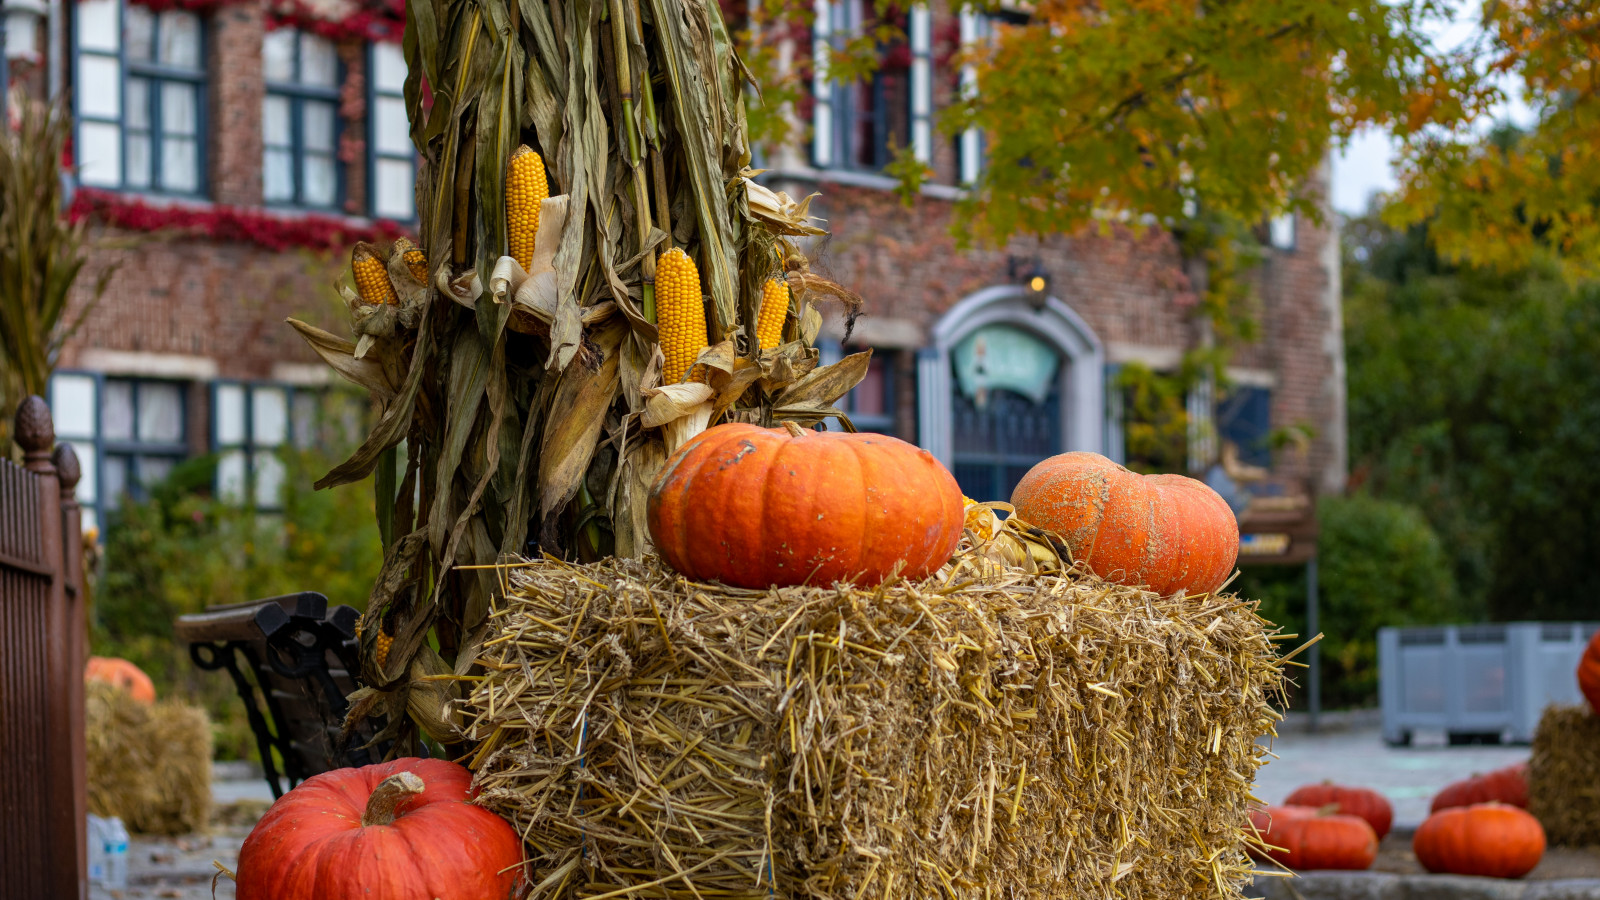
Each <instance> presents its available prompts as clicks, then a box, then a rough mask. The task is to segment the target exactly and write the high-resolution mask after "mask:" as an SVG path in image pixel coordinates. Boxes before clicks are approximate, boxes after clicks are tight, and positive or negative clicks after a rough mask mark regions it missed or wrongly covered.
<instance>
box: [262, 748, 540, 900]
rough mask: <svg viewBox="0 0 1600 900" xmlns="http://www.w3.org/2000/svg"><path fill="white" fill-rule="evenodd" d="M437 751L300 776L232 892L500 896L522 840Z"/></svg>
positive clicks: (515, 876)
mask: <svg viewBox="0 0 1600 900" xmlns="http://www.w3.org/2000/svg"><path fill="white" fill-rule="evenodd" d="M471 798H472V776H471V775H470V774H468V772H467V770H466V769H464V768H462V767H461V766H458V765H456V764H455V763H453V762H447V761H445V760H440V759H397V760H394V761H393V762H387V763H382V764H381V765H376V766H366V767H363V768H359V769H336V770H334V771H332V772H324V773H322V774H321V775H314V776H312V777H310V778H307V779H306V780H305V781H304V782H302V783H301V784H300V785H299V786H298V787H296V788H295V789H294V790H292V791H290V792H289V793H287V794H284V795H283V796H282V797H280V798H279V799H278V802H276V803H274V804H272V808H271V809H268V810H267V814H266V815H265V816H263V817H262V818H261V821H260V822H259V823H257V825H256V827H255V829H254V830H253V831H251V832H250V836H249V837H247V838H245V841H244V846H243V847H241V848H240V850H239V873H238V888H237V893H238V900H313V898H315V900H356V898H362V900H369V898H376V897H382V898H383V900H507V898H511V897H515V896H516V895H517V894H518V893H519V891H520V889H521V886H522V878H521V866H520V865H519V863H521V861H522V842H521V841H520V840H519V839H518V838H517V834H516V832H515V831H513V830H512V829H511V826H510V825H508V824H506V822H505V820H504V819H501V818H500V817H499V816H497V815H495V814H494V813H492V812H489V811H488V810H486V809H484V808H483V807H481V806H475V805H473V804H472V803H470V802H468V801H469V800H470V799H471Z"/></svg>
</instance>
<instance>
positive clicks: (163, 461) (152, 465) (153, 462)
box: [139, 456, 176, 490]
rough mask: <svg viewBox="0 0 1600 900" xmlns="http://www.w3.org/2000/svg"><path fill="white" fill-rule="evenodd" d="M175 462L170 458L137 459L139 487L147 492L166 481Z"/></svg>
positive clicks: (151, 457)
mask: <svg viewBox="0 0 1600 900" xmlns="http://www.w3.org/2000/svg"><path fill="white" fill-rule="evenodd" d="M175 462H176V460H174V459H173V458H172V457H170V456H141V457H139V487H141V488H145V489H146V490H148V489H149V488H153V487H155V486H156V485H158V484H160V483H161V482H163V481H166V480H167V476H168V475H170V474H172V466H173V464H174V463H175Z"/></svg>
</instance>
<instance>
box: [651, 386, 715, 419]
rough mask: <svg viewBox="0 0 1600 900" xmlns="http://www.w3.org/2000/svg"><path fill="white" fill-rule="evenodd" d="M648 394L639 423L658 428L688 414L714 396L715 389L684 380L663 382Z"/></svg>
mask: <svg viewBox="0 0 1600 900" xmlns="http://www.w3.org/2000/svg"><path fill="white" fill-rule="evenodd" d="M648 394H649V397H650V399H649V400H647V401H645V405H644V415H642V416H640V417H639V424H640V425H641V426H642V427H644V428H659V427H660V426H662V425H665V424H667V423H668V422H671V421H673V420H674V419H680V418H682V417H684V416H686V415H689V414H690V413H691V412H693V411H694V410H695V409H696V408H698V407H700V406H702V405H704V404H705V403H706V402H707V401H708V400H710V399H711V398H712V397H714V396H715V395H716V391H715V390H713V389H712V387H711V385H709V384H704V383H701V382H698V381H686V382H683V383H681V384H664V385H662V386H661V387H658V388H653V389H651V390H650V391H649V392H648Z"/></svg>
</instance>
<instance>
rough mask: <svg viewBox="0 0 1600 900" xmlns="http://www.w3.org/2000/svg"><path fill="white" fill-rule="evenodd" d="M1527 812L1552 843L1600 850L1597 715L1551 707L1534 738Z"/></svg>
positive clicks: (1581, 709) (1574, 708)
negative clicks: (1593, 847)
mask: <svg viewBox="0 0 1600 900" xmlns="http://www.w3.org/2000/svg"><path fill="white" fill-rule="evenodd" d="M1528 811H1529V812H1531V813H1533V815H1534V817H1535V818H1537V819H1538V820H1539V823H1540V824H1541V825H1543V826H1544V833H1545V837H1546V838H1547V839H1548V840H1549V841H1550V843H1552V844H1564V845H1567V846H1573V847H1585V846H1600V715H1596V714H1595V712H1594V711H1593V710H1591V709H1589V707H1587V706H1584V705H1578V706H1551V707H1549V708H1547V709H1546V710H1545V711H1544V715H1543V716H1541V717H1540V718H1539V727H1538V729H1537V730H1536V731H1534V733H1533V756H1532V757H1531V758H1530V759H1529V760H1528Z"/></svg>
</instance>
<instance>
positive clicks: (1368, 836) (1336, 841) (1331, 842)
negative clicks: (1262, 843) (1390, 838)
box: [1267, 809, 1378, 871]
mask: <svg viewBox="0 0 1600 900" xmlns="http://www.w3.org/2000/svg"><path fill="white" fill-rule="evenodd" d="M1272 838H1273V839H1272V841H1271V842H1270V843H1272V844H1274V845H1276V847H1277V849H1273V850H1269V851H1267V855H1268V856H1269V857H1271V858H1272V859H1273V861H1275V862H1278V863H1281V864H1282V865H1283V866H1284V867H1285V868H1289V869H1293V870H1295V871H1310V870H1313V869H1344V870H1355V871H1359V870H1362V869H1366V868H1370V867H1371V866H1372V862H1373V860H1375V859H1377V858H1378V835H1377V832H1375V831H1373V830H1372V826H1371V825H1369V824H1368V823H1367V820H1366V819H1363V818H1361V817H1360V816H1347V815H1343V814H1340V813H1335V812H1333V811H1331V810H1328V809H1324V810H1313V811H1312V812H1311V814H1310V815H1302V816H1296V817H1292V818H1286V819H1284V820H1283V821H1282V822H1279V823H1277V824H1275V825H1274V826H1273V829H1272Z"/></svg>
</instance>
